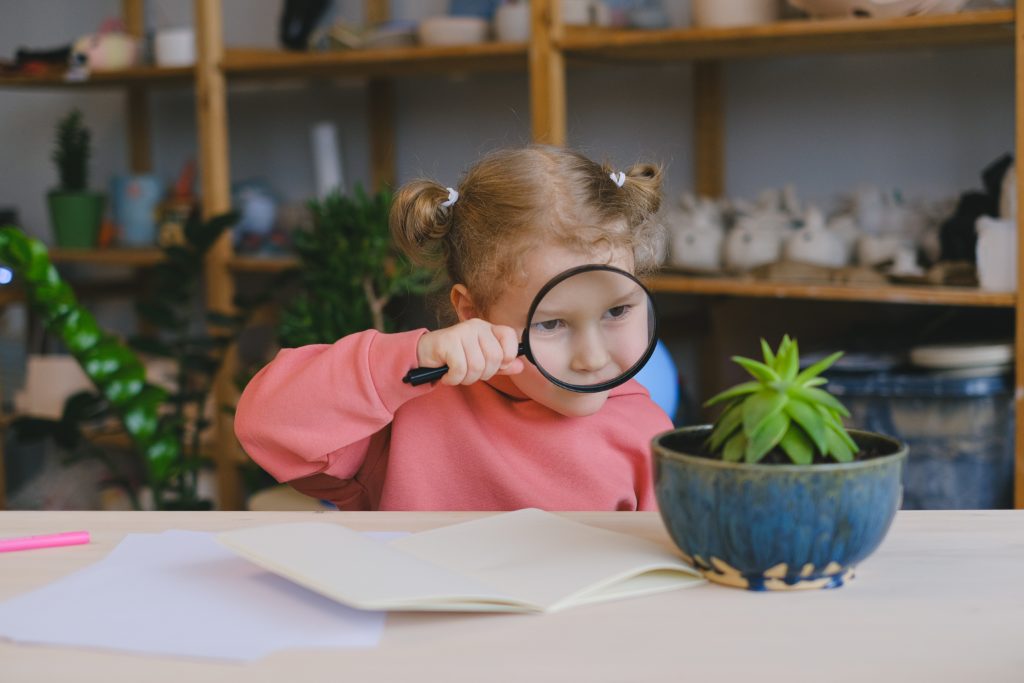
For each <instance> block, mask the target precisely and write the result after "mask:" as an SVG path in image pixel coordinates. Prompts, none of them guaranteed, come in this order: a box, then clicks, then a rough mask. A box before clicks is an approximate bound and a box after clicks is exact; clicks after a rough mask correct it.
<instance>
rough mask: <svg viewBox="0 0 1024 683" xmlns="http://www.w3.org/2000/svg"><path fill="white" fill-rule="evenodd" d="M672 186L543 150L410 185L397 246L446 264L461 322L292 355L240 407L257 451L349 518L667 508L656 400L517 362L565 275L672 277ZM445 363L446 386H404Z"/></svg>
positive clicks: (279, 473) (633, 388)
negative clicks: (655, 474)
mask: <svg viewBox="0 0 1024 683" xmlns="http://www.w3.org/2000/svg"><path fill="white" fill-rule="evenodd" d="M660 188H661V172H660V169H658V168H657V167H655V166H651V165H648V164H638V165H635V166H633V167H632V168H630V169H629V170H628V171H625V172H613V171H612V170H611V169H609V168H607V167H602V166H600V165H599V164H596V163H594V162H593V161H590V160H589V159H587V158H585V157H583V156H582V155H580V154H578V153H576V152H573V151H570V150H566V149H561V148H554V147H540V146H535V147H528V148H525V149H513V150H503V151H498V152H494V153H492V154H490V155H488V156H487V157H485V158H484V159H483V160H482V161H480V162H479V163H477V164H476V165H475V166H474V167H473V168H472V169H470V170H469V171H468V172H467V173H466V176H465V178H464V179H463V181H462V183H461V185H460V186H459V187H458V188H457V189H455V188H444V187H442V186H440V185H438V184H437V183H434V182H430V181H425V180H417V181H414V182H411V183H409V184H407V185H406V186H404V187H403V188H402V189H401V190H400V191H399V193H398V194H397V196H396V198H395V201H394V205H393V206H392V208H391V232H392V237H393V239H394V240H395V241H396V243H397V244H398V246H399V247H400V248H401V249H402V250H403V251H405V252H406V253H407V254H408V255H409V257H410V258H412V259H413V260H415V261H417V262H419V263H423V264H438V265H443V266H444V268H445V270H446V271H447V275H448V277H449V278H450V282H451V283H453V286H452V287H451V291H450V297H449V298H450V301H451V313H452V314H454V316H453V317H454V318H455V319H457V321H458V322H455V323H454V324H452V325H451V326H449V327H445V328H443V329H440V330H437V331H432V332H428V331H426V330H422V329H421V330H415V331H412V332H403V333H398V334H382V333H380V332H377V331H376V330H368V331H366V332H360V333H357V334H352V335H349V336H347V337H344V338H343V339H340V340H338V341H337V342H335V343H334V344H330V345H328V344H321V345H311V346H305V347H302V348H298V349H284V350H282V351H281V352H280V353H279V354H278V355H277V357H276V358H275V359H274V360H273V361H272V362H271V363H270V364H269V365H267V367H265V368H263V370H262V371H260V373H259V374H257V375H256V377H254V378H253V379H252V381H251V382H250V383H249V385H248V386H247V387H246V389H245V391H244V393H243V395H242V398H241V401H240V402H239V405H238V410H237V413H236V418H235V430H236V433H237V435H238V438H239V440H240V441H241V442H242V445H243V446H244V447H245V450H246V452H248V454H249V455H250V456H251V457H252V458H253V460H255V461H256V462H257V463H259V464H260V465H261V466H262V467H264V468H265V469H266V470H267V471H268V472H270V474H272V475H273V476H274V477H276V478H277V479H278V480H279V481H282V482H289V483H290V484H291V485H292V486H294V487H295V488H296V489H297V490H299V491H302V492H303V493H306V494H308V495H311V496H315V497H318V498H322V499H328V500H331V501H333V502H334V503H335V504H336V505H337V506H338V507H339V508H340V509H342V510H515V509H519V508H523V507H538V508H542V509H547V510H650V509H654V507H655V502H654V496H653V491H652V482H651V467H650V450H649V442H650V440H651V438H652V437H653V436H654V435H655V434H657V433H658V432H661V431H664V430H666V429H670V428H671V426H672V424H671V422H670V420H669V419H668V417H667V416H666V415H665V413H664V412H662V411H661V410H660V409H659V408H658V407H657V406H656V405H655V404H654V402H653V401H651V399H650V397H649V396H648V394H647V391H646V390H644V388H643V387H641V386H640V385H639V384H638V383H637V382H636V381H633V380H630V381H629V382H627V383H625V384H623V385H621V386H619V387H616V388H614V389H611V390H610V391H605V392H602V393H590V394H587V393H574V392H571V391H567V390H565V389H561V388H559V387H557V386H555V385H554V384H552V383H550V382H549V381H548V380H547V379H545V378H544V377H543V376H542V375H541V374H540V372H539V371H538V370H537V369H536V368H535V367H534V366H533V365H531V364H529V363H527V362H526V361H524V360H523V359H522V358H517V357H516V353H517V345H518V342H519V333H520V331H521V330H523V328H524V327H525V325H526V318H527V315H528V310H529V307H530V303H531V301H532V300H533V297H534V295H535V294H536V293H537V292H538V291H539V290H540V288H541V287H542V286H543V285H544V283H546V282H547V281H548V280H549V279H550V278H552V277H553V276H555V275H556V274H558V273H560V272H562V271H564V270H567V269H569V268H572V267H574V266H579V265H584V264H589V263H607V264H610V265H612V266H615V267H618V268H621V269H623V270H626V271H628V272H633V273H637V272H640V273H642V272H643V271H644V270H645V269H649V268H651V267H653V266H654V265H655V260H654V251H655V240H656V238H657V234H656V229H657V226H656V225H655V224H654V222H653V221H652V217H653V215H654V213H655V212H656V211H657V209H658V206H659V204H660ZM444 365H447V366H448V368H449V370H448V372H447V374H445V375H444V377H443V378H442V379H441V380H440V381H439V382H435V383H434V384H433V385H431V384H425V385H421V386H412V385H410V384H406V383H403V382H402V378H403V376H404V375H405V374H406V372H407V371H409V370H410V369H412V368H414V367H441V366H444ZM582 371H587V372H594V373H598V372H600V368H585V369H581V372H582Z"/></svg>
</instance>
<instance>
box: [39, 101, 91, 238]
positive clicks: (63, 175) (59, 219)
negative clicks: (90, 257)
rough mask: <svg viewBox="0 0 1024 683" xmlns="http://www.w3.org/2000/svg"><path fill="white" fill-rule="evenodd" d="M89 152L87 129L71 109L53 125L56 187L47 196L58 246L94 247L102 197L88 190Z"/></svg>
mask: <svg viewBox="0 0 1024 683" xmlns="http://www.w3.org/2000/svg"><path fill="white" fill-rule="evenodd" d="M91 153H92V149H91V142H90V134H89V129H88V128H86V127H85V125H84V124H83V123H82V112H81V111H79V110H78V109H74V110H72V111H71V112H70V113H69V114H68V115H67V116H65V117H64V118H62V119H61V120H60V121H59V122H58V124H57V139H56V145H55V147H54V150H53V161H54V163H55V164H56V165H57V176H58V179H59V185H58V187H57V189H55V190H52V191H51V192H50V193H49V194H48V195H47V200H48V203H49V207H50V220H51V222H52V223H53V231H54V236H55V238H56V240H57V244H58V245H59V246H62V247H77V248H89V247H94V246H96V239H97V236H98V235H99V230H100V223H101V222H102V220H103V205H104V197H103V194H102V193H99V192H90V191H89V156H90V155H91Z"/></svg>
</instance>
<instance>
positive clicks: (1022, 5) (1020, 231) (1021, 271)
mask: <svg viewBox="0 0 1024 683" xmlns="http://www.w3.org/2000/svg"><path fill="white" fill-rule="evenodd" d="M1016 5H1017V11H1016V17H1017V21H1015V22H1014V25H1013V51H1014V72H1013V83H1014V92H1015V98H1016V101H1015V107H1014V126H1015V131H1014V132H1015V137H1016V149H1015V150H1014V152H1015V154H1014V160H1015V164H1016V168H1017V187H1016V188H1015V190H1016V192H1017V206H1018V209H1017V292H1016V294H1017V299H1016V304H1015V306H1016V310H1015V316H1014V335H1013V340H1014V341H1013V345H1014V351H1015V355H1014V392H1013V399H1014V430H1013V431H1014V434H1013V436H1014V442H1013V450H1014V455H1015V459H1014V470H1013V471H1014V477H1013V482H1014V485H1013V492H1014V493H1013V497H1014V506H1015V507H1017V508H1018V509H1020V508H1024V297H1022V296H1021V294H1020V289H1021V284H1022V283H1024V209H1022V208H1020V207H1024V169H1022V168H1021V159H1024V20H1022V17H1024V14H1022V13H1024V0H1017V3H1016Z"/></svg>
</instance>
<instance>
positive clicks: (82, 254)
mask: <svg viewBox="0 0 1024 683" xmlns="http://www.w3.org/2000/svg"><path fill="white" fill-rule="evenodd" d="M50 260H51V261H53V262H54V263H83V264H90V265H99V266H131V267H133V268H146V267H149V266H155V265H156V264H158V263H160V262H161V261H163V260H164V253H163V251H161V250H160V249H156V248H152V249H149V248H146V249H127V248H109V249H60V248H53V249H50Z"/></svg>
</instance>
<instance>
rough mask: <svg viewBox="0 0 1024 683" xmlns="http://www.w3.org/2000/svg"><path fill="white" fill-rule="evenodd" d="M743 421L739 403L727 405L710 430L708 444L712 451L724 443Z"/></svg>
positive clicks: (741, 408)
mask: <svg viewBox="0 0 1024 683" xmlns="http://www.w3.org/2000/svg"><path fill="white" fill-rule="evenodd" d="M742 422H743V407H742V405H741V404H734V405H731V406H729V407H728V408H727V409H726V411H725V412H724V413H722V416H721V417H720V418H718V422H716V423H715V428H714V430H713V431H712V432H711V440H710V442H709V445H710V447H711V450H712V451H717V450H718V449H719V448H721V447H722V444H723V443H725V440H726V439H728V438H729V437H730V436H731V435H732V434H733V433H734V432H735V431H736V430H737V429H739V427H740V424H742Z"/></svg>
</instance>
